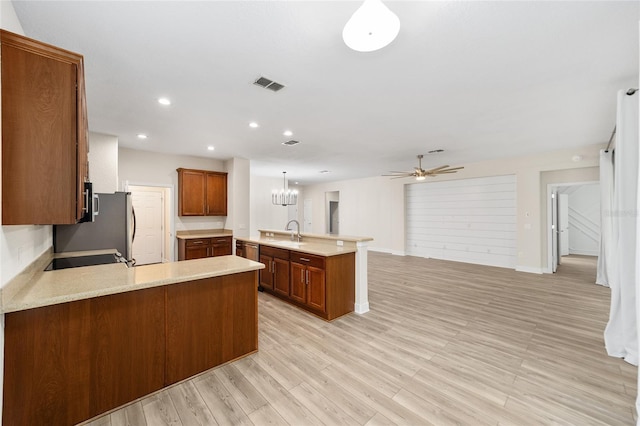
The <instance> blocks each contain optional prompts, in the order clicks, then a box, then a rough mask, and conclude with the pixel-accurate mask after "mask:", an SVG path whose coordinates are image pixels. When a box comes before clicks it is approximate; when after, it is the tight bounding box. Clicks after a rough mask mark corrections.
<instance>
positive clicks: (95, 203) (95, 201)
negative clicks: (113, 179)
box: [93, 194, 100, 216]
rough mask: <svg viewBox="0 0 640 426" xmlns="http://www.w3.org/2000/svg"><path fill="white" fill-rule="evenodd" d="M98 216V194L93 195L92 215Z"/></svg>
mask: <svg viewBox="0 0 640 426" xmlns="http://www.w3.org/2000/svg"><path fill="white" fill-rule="evenodd" d="M99 214H100V197H99V196H98V194H93V215H94V216H98V215H99Z"/></svg>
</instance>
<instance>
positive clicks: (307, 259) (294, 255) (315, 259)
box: [291, 251, 325, 269]
mask: <svg viewBox="0 0 640 426" xmlns="http://www.w3.org/2000/svg"><path fill="white" fill-rule="evenodd" d="M291 261H292V262H295V263H299V264H301V265H308V266H313V267H316V268H320V269H324V261H325V258H324V257H322V256H314V255H312V254H306V253H298V252H295V251H292V252H291Z"/></svg>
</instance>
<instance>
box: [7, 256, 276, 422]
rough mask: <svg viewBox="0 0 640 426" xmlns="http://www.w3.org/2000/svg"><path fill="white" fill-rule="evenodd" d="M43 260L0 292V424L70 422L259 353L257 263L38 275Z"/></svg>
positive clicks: (202, 262)
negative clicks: (1, 319)
mask: <svg viewBox="0 0 640 426" xmlns="http://www.w3.org/2000/svg"><path fill="white" fill-rule="evenodd" d="M52 256H53V255H52V254H50V253H46V254H45V255H43V256H41V257H40V258H39V259H38V260H36V262H34V264H33V265H32V266H31V267H30V268H28V269H27V270H26V271H25V272H23V273H22V274H20V275H19V276H18V277H16V278H15V279H14V280H12V281H11V282H10V283H9V284H8V285H7V286H6V287H5V288H3V289H2V290H3V293H2V311H3V313H4V314H5V358H4V362H5V368H4V401H3V423H4V424H11V425H22V424H49V425H56V424H60V425H63V424H75V423H78V422H81V421H83V420H87V419H89V418H92V417H94V416H96V415H99V414H101V413H104V412H107V411H109V410H111V409H113V408H116V407H118V406H120V405H123V404H125V403H128V402H131V401H133V400H135V399H137V398H139V397H142V396H144V395H148V394H150V393H152V392H154V391H157V390H159V389H162V388H163V387H166V386H168V385H171V384H173V383H176V382H179V381H181V380H184V379H186V378H188V377H191V376H193V375H195V374H198V373H200V372H202V371H205V370H207V369H209V368H212V367H214V366H216V365H220V364H222V363H224V362H227V361H231V360H233V359H236V358H239V357H242V356H245V355H247V354H250V353H253V352H255V351H256V350H257V349H258V328H257V321H258V317H257V291H256V287H257V280H258V270H259V269H261V268H263V267H264V266H263V265H262V264H260V263H258V262H253V261H250V260H247V259H243V258H240V257H236V256H220V257H212V258H206V259H198V260H189V261H183V262H172V263H165V264H155V265H145V266H139V267H136V268H127V267H126V266H125V265H124V264H121V263H120V264H109V265H99V266H89V267H82V268H72V269H64V270H58V271H43V270H44V268H45V266H46V265H47V264H48V263H49V261H50V260H51V258H52Z"/></svg>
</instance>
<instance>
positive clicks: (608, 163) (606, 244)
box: [596, 149, 615, 287]
mask: <svg viewBox="0 0 640 426" xmlns="http://www.w3.org/2000/svg"><path fill="white" fill-rule="evenodd" d="M612 212H613V150H611V151H609V152H605V150H604V149H603V150H600V254H599V255H598V269H597V275H596V284H600V285H603V286H606V287H609V273H610V271H611V270H613V268H614V266H613V259H614V258H615V254H614V253H613V251H614V250H615V240H614V238H613V215H612Z"/></svg>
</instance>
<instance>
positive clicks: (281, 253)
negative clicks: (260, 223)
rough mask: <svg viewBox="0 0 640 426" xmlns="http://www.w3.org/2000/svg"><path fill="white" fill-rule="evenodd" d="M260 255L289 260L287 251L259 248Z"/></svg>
mask: <svg viewBox="0 0 640 426" xmlns="http://www.w3.org/2000/svg"><path fill="white" fill-rule="evenodd" d="M260 255H264V256H271V257H277V258H278V259H283V260H289V250H283V249H279V248H275V247H269V246H260Z"/></svg>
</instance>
